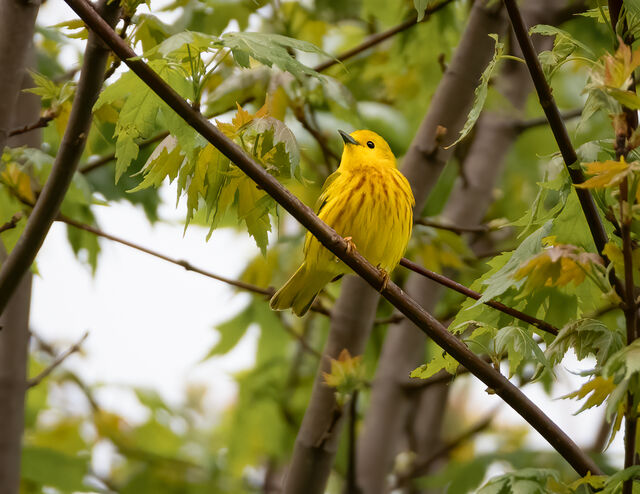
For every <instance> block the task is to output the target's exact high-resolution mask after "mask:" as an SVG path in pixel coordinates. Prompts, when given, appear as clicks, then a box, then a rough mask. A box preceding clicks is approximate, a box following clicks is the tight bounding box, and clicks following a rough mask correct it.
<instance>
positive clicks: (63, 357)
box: [27, 331, 89, 388]
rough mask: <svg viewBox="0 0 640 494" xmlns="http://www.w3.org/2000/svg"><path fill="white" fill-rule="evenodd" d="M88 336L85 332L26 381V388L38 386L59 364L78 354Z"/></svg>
mask: <svg viewBox="0 0 640 494" xmlns="http://www.w3.org/2000/svg"><path fill="white" fill-rule="evenodd" d="M88 336H89V332H88V331H85V333H84V334H83V335H82V338H80V339H79V340H78V341H77V342H76V343H74V344H73V345H71V346H70V347H69V348H67V349H66V350H65V351H64V352H62V353H61V354H60V355H58V356H57V357H56V358H55V360H54V361H53V362H51V364H49V365H48V366H47V368H45V369H44V370H43V371H42V372H41V373H40V374H38V375H37V376H35V377H34V378H32V379H29V380H28V381H27V388H33V387H34V386H37V385H38V384H40V383H41V382H42V380H43V379H45V378H46V377H47V376H49V374H51V373H52V372H53V371H54V370H55V369H56V368H57V367H58V366H59V365H60V364H62V362H64V361H65V360H66V359H67V358H69V356H71V355H73V354H74V353H76V352H79V351H80V349H81V346H82V344H83V343H84V340H86V339H87V337H88Z"/></svg>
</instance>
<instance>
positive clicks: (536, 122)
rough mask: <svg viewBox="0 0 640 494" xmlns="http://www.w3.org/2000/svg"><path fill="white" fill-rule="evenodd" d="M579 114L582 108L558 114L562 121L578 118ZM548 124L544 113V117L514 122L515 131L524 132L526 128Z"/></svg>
mask: <svg viewBox="0 0 640 494" xmlns="http://www.w3.org/2000/svg"><path fill="white" fill-rule="evenodd" d="M581 115H582V108H574V109H573V110H569V111H566V112H563V113H561V114H560V116H561V118H562V120H563V121H565V120H572V119H574V118H578V117H579V116H581ZM548 124H549V120H548V119H547V117H546V115H545V116H544V117H535V118H531V119H529V120H521V121H520V122H517V123H516V132H524V131H526V130H529V129H533V128H535V127H541V126H543V125H548Z"/></svg>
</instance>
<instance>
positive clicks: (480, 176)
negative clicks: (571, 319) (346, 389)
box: [359, 0, 564, 494]
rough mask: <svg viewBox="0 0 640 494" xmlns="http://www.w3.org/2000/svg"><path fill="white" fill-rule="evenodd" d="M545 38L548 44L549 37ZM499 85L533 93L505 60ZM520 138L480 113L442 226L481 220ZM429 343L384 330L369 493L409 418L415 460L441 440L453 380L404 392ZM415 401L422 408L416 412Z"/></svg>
mask: <svg viewBox="0 0 640 494" xmlns="http://www.w3.org/2000/svg"><path fill="white" fill-rule="evenodd" d="M554 7H555V8H554ZM559 9H561V6H560V5H557V2H556V0H544V1H542V2H539V3H538V4H537V5H536V6H534V7H531V8H530V10H528V11H526V14H525V15H527V17H528V19H529V21H530V23H534V24H538V23H542V22H543V23H552V22H554V20H557V16H558V14H559ZM563 12H564V11H563ZM544 41H545V42H547V43H548V42H549V39H548V38H547V39H545V40H544ZM498 87H499V90H500V91H501V93H502V94H503V95H504V96H505V97H506V98H507V99H508V100H509V101H510V102H511V103H512V104H513V106H514V108H516V109H522V108H523V107H524V104H525V102H526V98H527V96H528V94H529V92H530V91H531V83H530V80H529V75H528V72H527V70H526V67H525V66H524V65H522V64H520V63H517V62H511V61H509V62H507V63H506V64H505V67H504V69H503V71H502V73H501V75H500V77H499V79H498ZM517 135H518V131H517V116H507V115H500V114H496V113H492V112H487V113H485V114H484V115H483V116H482V117H481V118H480V120H479V121H478V124H477V128H476V132H475V137H474V140H473V142H472V144H471V146H470V149H469V152H468V154H467V158H466V159H465V161H464V164H463V169H464V171H465V177H464V180H462V179H461V178H459V179H458V180H457V182H456V185H455V187H454V190H453V191H452V193H451V196H450V198H449V200H448V201H447V205H446V207H445V209H444V212H443V214H442V217H443V218H442V219H443V221H444V222H445V223H447V224H449V223H451V224H455V225H460V226H462V227H474V226H477V225H479V224H481V222H482V220H483V217H484V214H485V212H486V210H487V208H488V206H489V204H490V203H491V201H492V195H491V192H492V190H493V188H494V186H495V184H496V181H497V180H498V178H499V176H500V174H501V172H502V168H503V164H504V159H505V157H506V154H507V152H508V150H509V149H510V147H511V144H512V143H513V141H514V140H515V138H516V137H517ZM406 290H407V293H408V294H409V295H411V296H413V297H414V298H415V299H416V300H417V301H418V302H419V303H420V304H421V305H422V306H423V307H425V308H426V309H427V310H428V311H430V310H432V309H433V308H434V307H435V305H436V303H437V299H438V296H439V294H440V289H439V287H438V286H437V285H435V284H434V283H433V282H428V281H427V280H418V279H416V275H412V276H411V277H410V278H409V279H408V281H407V287H406ZM425 342H426V338H424V336H423V335H420V334H416V333H415V330H414V328H413V327H412V324H411V323H410V322H408V321H402V322H400V323H399V324H397V325H396V326H395V327H392V328H390V330H389V332H388V333H387V338H386V340H385V343H384V347H383V351H382V355H381V357H380V362H379V364H378V369H377V372H376V377H375V380H374V385H373V388H372V395H371V406H370V409H369V412H368V413H367V415H366V418H365V425H364V427H363V431H362V435H361V438H360V444H359V446H360V450H361V452H360V455H359V458H360V460H361V462H360V465H359V467H360V468H359V478H360V485H361V487H363V488H364V492H366V493H367V494H370V493H382V492H385V491H386V486H385V478H386V476H387V475H388V474H389V471H390V469H391V467H392V463H393V458H394V457H395V455H396V454H397V452H398V450H399V448H400V447H401V446H402V445H401V443H400V440H401V438H402V431H403V430H404V429H405V427H406V426H405V423H406V421H407V420H411V419H413V422H414V427H413V430H412V431H411V432H412V433H413V434H415V435H414V437H413V438H412V441H411V442H412V443H413V444H414V445H415V448H416V450H415V452H416V453H417V460H416V461H418V462H419V461H420V458H422V457H427V456H429V454H430V453H431V451H433V449H434V448H436V447H437V446H438V444H439V443H440V441H441V437H440V432H441V430H440V429H441V424H442V419H443V414H444V413H445V410H446V398H447V394H448V392H447V390H448V382H444V383H442V384H439V385H437V386H431V387H429V388H427V389H425V391H424V392H422V394H421V396H420V398H419V400H414V399H412V397H411V396H410V395H408V394H407V392H406V382H407V376H408V374H409V372H410V371H411V370H412V369H414V368H415V367H417V366H418V365H420V364H421V363H422V362H423V359H424V344H425ZM415 406H418V410H417V411H416V410H414V409H413V408H414V407H415Z"/></svg>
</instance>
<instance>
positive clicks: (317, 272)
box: [271, 130, 415, 316]
mask: <svg viewBox="0 0 640 494" xmlns="http://www.w3.org/2000/svg"><path fill="white" fill-rule="evenodd" d="M339 132H340V135H341V136H342V140H343V141H344V150H343V152H342V159H341V160H340V167H339V168H338V170H337V171H336V172H335V173H333V174H332V175H330V176H329V177H328V178H327V181H326V182H325V184H324V186H323V191H322V194H321V195H320V198H319V199H318V205H319V206H318V208H317V214H318V216H319V217H320V219H321V220H322V221H324V222H325V223H327V224H328V225H329V226H331V227H332V228H333V229H334V230H335V231H336V232H337V233H338V234H339V235H341V236H343V237H344V238H345V239H346V240H347V241H349V242H350V245H351V246H353V247H354V248H356V249H358V251H359V252H360V253H361V254H362V255H363V256H364V257H365V258H367V260H368V261H369V262H371V263H372V264H373V265H374V266H377V267H378V268H379V269H380V270H382V271H383V274H384V275H385V277H387V279H388V276H389V274H390V273H391V271H392V270H393V269H394V268H395V267H396V266H397V265H398V263H399V262H400V259H401V258H402V256H403V254H404V251H405V249H406V248H407V243H408V242H409V237H410V236H411V228H412V225H413V205H414V204H415V200H414V198H413V193H412V192H411V187H410V185H409V182H408V181H407V179H406V178H405V177H404V175H402V173H400V172H399V171H398V168H397V166H396V158H395V156H393V153H392V152H391V148H389V145H388V144H387V142H386V141H385V140H384V139H383V138H382V137H380V136H379V135H378V134H376V133H375V132H371V131H370V130H356V131H355V132H353V133H352V134H351V135H349V134H347V133H346V132H343V131H339ZM304 256H305V257H304V262H303V263H302V265H301V266H300V267H299V268H298V270H297V271H296V272H295V274H294V275H293V276H292V277H291V278H290V279H289V281H287V282H286V283H285V285H284V286H283V287H282V288H281V289H280V290H278V291H277V292H276V294H275V295H274V296H273V298H272V299H271V308H272V309H274V310H284V309H288V308H289V307H292V308H293V312H294V313H295V314H297V315H298V316H303V315H304V314H305V313H306V312H307V311H308V310H309V307H311V304H312V303H313V301H314V300H315V298H316V296H317V295H318V293H319V292H320V290H322V288H323V287H324V286H325V285H326V284H327V283H329V282H330V281H331V280H333V279H334V278H336V276H339V275H342V274H345V273H348V272H349V271H350V269H349V267H348V266H347V265H346V264H344V263H343V262H341V261H339V260H338V259H337V258H336V256H335V255H334V254H332V253H331V252H330V251H329V250H327V249H326V248H325V247H323V246H322V244H321V243H320V242H319V241H318V240H317V239H316V238H315V237H314V236H313V235H311V234H310V233H307V236H306V238H305V242H304Z"/></svg>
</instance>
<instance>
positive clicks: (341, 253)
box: [65, 0, 601, 475]
mask: <svg viewBox="0 0 640 494" xmlns="http://www.w3.org/2000/svg"><path fill="white" fill-rule="evenodd" d="M65 1H66V3H67V4H68V5H69V6H70V7H71V8H72V9H73V10H74V11H75V12H76V13H77V14H78V15H79V16H80V17H81V18H82V20H83V21H84V22H85V24H86V25H87V26H88V28H89V29H91V30H92V31H93V32H95V33H97V34H98V35H99V36H100V37H101V38H102V39H103V41H104V42H105V43H106V44H107V45H108V46H109V47H110V48H111V49H112V50H113V51H114V53H116V55H118V57H120V58H121V59H122V61H123V62H124V63H126V64H127V65H128V66H129V68H130V69H131V70H132V71H133V72H134V73H135V74H136V75H137V76H138V77H140V79H141V80H142V81H144V82H145V83H146V84H147V85H148V86H149V87H150V88H151V89H152V90H153V91H154V92H155V93H156V94H157V95H158V97H160V98H161V99H162V100H163V101H164V102H165V103H167V105H169V107H171V108H172V109H173V110H174V111H175V112H176V113H177V114H178V115H179V116H180V117H181V118H183V119H184V120H185V122H186V123H187V124H188V125H190V126H191V127H193V128H194V130H196V131H197V132H199V133H200V134H201V135H202V136H203V137H204V138H205V139H206V140H207V141H208V142H210V143H211V144H212V145H214V146H215V147H216V148H217V149H218V150H219V151H220V152H221V153H222V154H224V155H225V156H226V157H227V158H229V160H230V161H232V162H233V163H235V165H236V166H237V167H238V168H240V169H241V170H242V171H243V172H244V173H246V174H247V176H248V177H249V178H251V179H252V180H253V181H254V182H255V183H256V184H257V185H259V186H260V187H261V188H262V189H263V190H264V191H265V192H266V193H267V194H269V195H270V196H271V197H272V198H273V199H274V200H275V201H276V202H278V203H279V204H280V205H281V206H282V207H283V209H285V210H286V211H288V212H289V213H290V214H291V215H292V216H293V217H294V218H295V219H296V220H298V221H299V222H300V223H301V224H302V225H303V226H304V227H305V228H307V230H309V232H311V234H312V235H314V236H315V237H316V238H317V239H318V240H319V241H320V242H321V243H322V245H324V246H325V247H326V248H327V249H328V250H329V251H331V252H332V253H333V254H335V255H336V256H337V257H338V258H339V259H340V260H342V261H343V262H344V263H345V264H347V265H348V266H349V267H350V268H351V269H353V271H354V272H355V273H356V274H358V275H360V276H361V277H362V278H363V279H364V280H365V281H366V282H367V283H368V284H370V285H371V286H372V287H374V288H376V289H378V290H379V291H380V292H381V293H382V295H383V296H384V297H385V298H386V299H387V300H389V302H391V304H392V305H394V306H395V307H396V308H397V309H398V310H399V311H400V312H402V313H403V314H405V315H406V316H407V317H408V318H410V319H411V320H412V321H413V322H414V323H415V324H416V326H417V327H418V328H419V329H420V330H422V331H423V332H424V333H425V334H427V336H429V337H431V339H433V340H434V342H435V343H436V344H438V345H439V346H440V347H442V348H443V349H444V350H446V351H447V352H448V353H449V354H450V355H451V356H452V357H453V358H454V359H456V360H457V361H458V362H460V363H461V364H462V365H464V366H465V367H467V368H468V369H469V370H470V371H471V372H472V373H473V374H474V375H476V376H477V377H478V378H480V379H481V380H482V381H483V382H484V383H485V384H486V385H487V386H488V387H490V388H491V389H493V390H494V391H495V392H496V394H498V395H499V396H500V397H501V398H502V399H503V400H504V401H505V402H506V403H508V404H509V405H510V406H511V407H512V408H513V409H514V410H515V411H516V412H518V413H519V414H520V415H521V416H522V417H523V418H524V419H525V420H527V421H528V422H529V423H530V424H531V425H532V426H533V427H534V428H535V429H536V430H537V431H538V432H539V433H540V434H541V435H542V436H543V437H544V438H545V439H546V440H547V441H548V442H549V444H551V445H552V446H553V447H554V448H555V449H556V450H557V451H558V452H559V453H560V454H561V455H562V456H563V457H564V458H565V459H566V460H567V461H568V462H569V464H571V465H572V466H573V468H574V469H575V470H576V471H577V472H578V473H579V474H581V475H586V474H587V473H588V472H591V473H592V474H599V473H600V472H601V470H600V468H599V467H598V466H597V465H596V463H595V462H594V461H593V460H592V459H591V458H590V457H589V456H588V455H586V454H585V453H584V452H583V451H582V450H581V449H580V448H579V447H578V446H577V445H576V444H575V443H574V442H573V440H572V439H571V438H570V437H569V436H568V435H567V434H566V433H565V432H564V431H563V430H562V429H561V428H560V427H558V425H557V424H556V423H554V422H553V421H552V420H551V419H550V418H549V417H547V415H545V413H544V412H543V411H542V410H541V409H540V408H539V407H538V406H537V405H535V404H534V403H533V402H532V401H531V400H530V399H529V398H527V397H526V396H525V395H524V394H523V393H522V391H520V390H519V389H518V388H517V387H516V386H515V385H514V384H513V383H511V382H510V381H509V380H508V379H507V378H506V377H505V376H503V375H502V374H500V373H499V372H497V371H496V370H495V369H494V368H493V367H491V366H490V365H488V364H487V363H486V362H484V361H483V360H481V359H480V358H478V356H477V355H475V354H474V353H473V352H472V351H471V350H470V349H469V348H468V347H467V346H466V345H465V344H464V343H463V342H461V341H460V340H458V339H457V338H456V337H455V336H454V335H452V334H451V333H449V332H448V331H447V329H446V328H445V327H444V326H443V325H442V324H441V323H440V322H439V321H438V320H437V319H435V318H434V317H433V316H432V315H431V314H429V313H428V312H426V311H425V310H424V309H423V308H422V307H421V306H420V305H419V304H417V303H416V302H415V300H413V299H412V298H411V297H409V296H408V295H407V294H406V293H404V291H402V289H401V288H400V287H398V286H397V285H396V284H395V283H393V282H388V277H386V276H385V275H384V274H383V273H381V272H380V270H379V269H377V268H376V267H375V266H373V265H372V264H371V263H369V262H368V261H367V260H366V259H365V258H364V257H363V256H362V255H361V254H360V253H359V252H358V251H357V250H353V249H351V248H350V246H349V244H348V243H347V242H346V241H345V240H344V239H343V238H342V237H341V236H340V235H338V234H337V233H336V232H335V230H333V229H332V228H331V227H329V226H328V225H327V224H325V223H324V222H323V221H322V220H320V219H319V218H318V217H317V216H316V215H315V214H314V212H313V211H312V210H311V208H309V207H308V206H307V205H305V204H304V203H302V201H300V200H299V199H298V198H297V197H296V196H294V195H293V194H291V192H290V191H289V190H288V189H287V188H286V187H284V186H283V185H282V184H281V183H280V182H278V180H277V179H276V178H275V177H273V176H272V175H270V174H269V173H268V172H267V171H266V170H265V169H264V168H263V167H262V166H261V165H260V164H259V163H257V162H255V161H254V160H253V158H252V157H251V156H249V155H248V154H247V153H246V152H245V151H244V150H243V149H242V148H241V147H239V146H238V145H237V144H236V143H234V142H233V141H232V140H230V139H229V138H227V137H226V136H225V135H224V134H223V133H222V132H221V131H220V130H219V129H218V128H217V127H215V126H214V125H213V124H212V123H211V122H209V121H208V120H207V119H206V118H205V117H204V116H203V115H201V114H199V113H197V112H195V111H194V110H193V108H191V106H190V105H189V103H188V102H187V101H185V100H184V99H183V98H182V97H181V96H180V95H179V94H178V93H176V92H175V91H174V90H173V89H172V88H171V87H170V86H169V85H168V84H167V83H166V82H165V81H164V80H163V79H162V78H161V77H159V76H158V74H156V73H155V72H154V71H153V69H151V67H149V66H148V65H147V64H146V63H145V62H144V61H143V60H141V59H140V58H139V57H137V55H136V53H135V52H134V51H133V50H132V49H131V48H130V47H129V46H127V45H126V44H125V43H124V42H123V41H122V40H121V39H120V37H119V36H118V35H117V34H116V33H115V32H114V31H113V29H112V28H111V27H110V26H109V25H108V24H106V23H105V22H104V21H103V20H102V18H100V16H99V15H97V14H96V12H95V10H94V9H93V8H92V7H91V5H90V4H89V3H88V2H86V0H65Z"/></svg>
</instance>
